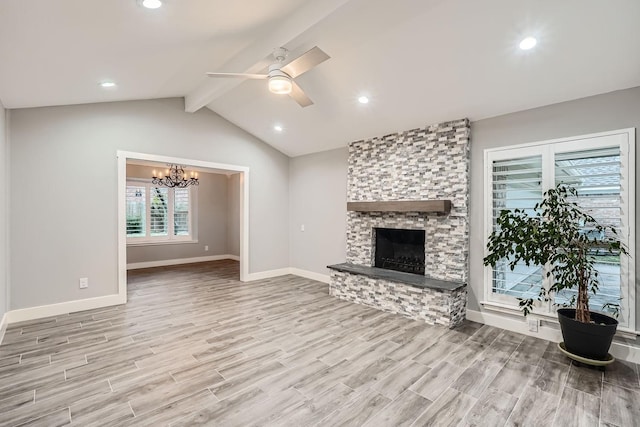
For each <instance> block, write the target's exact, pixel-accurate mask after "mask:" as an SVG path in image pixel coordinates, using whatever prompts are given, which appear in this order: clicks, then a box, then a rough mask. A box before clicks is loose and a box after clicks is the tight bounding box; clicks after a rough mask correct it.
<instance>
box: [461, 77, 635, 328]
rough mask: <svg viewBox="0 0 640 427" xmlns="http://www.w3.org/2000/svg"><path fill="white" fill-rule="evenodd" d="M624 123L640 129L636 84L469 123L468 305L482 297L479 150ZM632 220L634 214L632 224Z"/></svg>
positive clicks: (621, 126)
mask: <svg viewBox="0 0 640 427" xmlns="http://www.w3.org/2000/svg"><path fill="white" fill-rule="evenodd" d="M624 128H636V132H637V131H638V130H639V129H640V87H636V88H632V89H627V90H621V91H616V92H611V93H607V94H603V95H597V96H592V97H589V98H583V99H578V100H575V101H569V102H563V103H560V104H554V105H549V106H546V107H541V108H535V109H532V110H527V111H521V112H518V113H513V114H507V115H504V116H500V117H494V118H490V119H485V120H479V121H477V122H473V123H472V124H471V197H470V203H469V207H470V213H471V215H470V218H471V222H470V238H471V242H470V243H471V256H470V260H469V261H470V274H469V277H470V283H469V302H468V307H469V309H471V310H481V306H480V304H479V302H480V301H481V300H482V299H483V292H484V291H483V286H484V284H483V265H482V258H483V254H484V240H483V238H484V236H483V191H484V190H483V182H484V178H483V167H484V166H483V155H484V154H483V153H484V150H485V149H486V148H493V147H502V146H507V145H514V144H520V143H526V142H535V141H544V140H548V139H554V138H562V137H570V136H577V135H583V134H589V133H597V132H604V131H608V130H616V129H624ZM636 138H637V136H636ZM638 151H640V150H636V153H638ZM638 189H640V165H639V164H638V163H637V160H636V198H637V197H638V196H637V190H638ZM638 224H639V222H638V220H637V218H636V220H635V227H636V230H637V226H638ZM639 238H640V233H637V232H636V240H637V239H639ZM638 243H639V242H638V241H636V247H640V246H638ZM635 266H636V272H639V271H640V270H638V267H640V257H638V255H637V254H636V257H635ZM636 275H638V273H636ZM637 277H640V276H637ZM636 281H637V280H636ZM636 295H637V298H636V306H637V309H636V323H637V328H636V329H640V286H639V285H638V284H637V283H636Z"/></svg>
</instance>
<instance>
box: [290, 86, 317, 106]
mask: <svg viewBox="0 0 640 427" xmlns="http://www.w3.org/2000/svg"><path fill="white" fill-rule="evenodd" d="M291 83H293V87H292V88H291V93H290V94H289V96H290V97H291V98H293V99H294V100H295V101H296V102H297V103H298V104H300V106H301V107H302V108H304V107H308V106H309V105H313V101H312V100H311V99H309V97H308V96H307V95H306V94H305V93H304V91H303V90H302V88H301V87H300V86H298V84H297V83H296V82H291Z"/></svg>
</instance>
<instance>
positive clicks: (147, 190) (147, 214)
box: [144, 183, 151, 239]
mask: <svg viewBox="0 0 640 427" xmlns="http://www.w3.org/2000/svg"><path fill="white" fill-rule="evenodd" d="M144 186H145V191H144V193H145V195H144V197H145V209H144V210H145V213H144V215H145V217H146V218H147V220H146V221H145V223H146V224H145V227H144V228H145V230H144V237H145V239H148V238H150V237H151V184H149V183H146V184H145V185H144Z"/></svg>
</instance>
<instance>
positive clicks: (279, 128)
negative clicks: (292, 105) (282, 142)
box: [273, 125, 283, 132]
mask: <svg viewBox="0 0 640 427" xmlns="http://www.w3.org/2000/svg"><path fill="white" fill-rule="evenodd" d="M273 130H275V131H276V132H282V130H283V127H282V126H280V125H275V126H274V127H273Z"/></svg>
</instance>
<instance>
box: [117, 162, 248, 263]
mask: <svg viewBox="0 0 640 427" xmlns="http://www.w3.org/2000/svg"><path fill="white" fill-rule="evenodd" d="M163 166H164V165H161V166H160V167H156V168H154V167H151V166H140V165H127V178H143V179H148V180H150V179H151V176H152V175H153V170H154V169H164V168H163ZM188 170H189V168H188V166H187V171H188ZM198 181H199V185H198V186H195V187H193V192H194V195H195V197H194V200H195V209H194V211H193V212H192V218H193V224H192V225H193V229H194V232H195V235H196V238H197V242H195V243H179V244H176V243H171V244H166V245H141V246H140V245H128V246H127V264H131V263H137V262H151V261H161V260H173V259H181V258H196V257H203V256H211V255H225V254H227V253H228V252H227V228H228V225H227V222H228V219H227V199H228V197H229V196H228V194H227V189H228V183H227V176H226V175H224V174H219V173H205V172H198ZM239 192H240V189H239V188H238V193H239ZM238 239H239V237H238ZM205 246H208V247H209V250H208V251H205V250H204V247H205Z"/></svg>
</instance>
